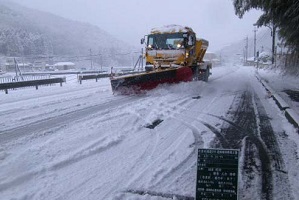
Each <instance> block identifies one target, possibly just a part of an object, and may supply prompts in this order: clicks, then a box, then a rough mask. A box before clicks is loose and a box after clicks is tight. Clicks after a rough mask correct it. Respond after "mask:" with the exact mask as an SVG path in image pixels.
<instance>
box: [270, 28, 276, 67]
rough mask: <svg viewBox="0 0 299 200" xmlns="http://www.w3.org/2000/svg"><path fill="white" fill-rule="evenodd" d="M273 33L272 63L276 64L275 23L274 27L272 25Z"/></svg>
mask: <svg viewBox="0 0 299 200" xmlns="http://www.w3.org/2000/svg"><path fill="white" fill-rule="evenodd" d="M271 34H272V64H274V62H275V57H276V55H275V35H276V26H275V25H274V24H273V27H272V31H271Z"/></svg>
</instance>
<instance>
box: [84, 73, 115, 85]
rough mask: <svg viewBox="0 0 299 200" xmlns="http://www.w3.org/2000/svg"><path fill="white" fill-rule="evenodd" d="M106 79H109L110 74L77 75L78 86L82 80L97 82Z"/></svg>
mask: <svg viewBox="0 0 299 200" xmlns="http://www.w3.org/2000/svg"><path fill="white" fill-rule="evenodd" d="M107 77H110V74H90V75H79V76H78V80H79V82H80V84H82V80H88V79H96V82H98V79H99V78H107Z"/></svg>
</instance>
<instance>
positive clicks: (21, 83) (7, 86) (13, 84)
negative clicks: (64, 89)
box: [0, 77, 66, 94]
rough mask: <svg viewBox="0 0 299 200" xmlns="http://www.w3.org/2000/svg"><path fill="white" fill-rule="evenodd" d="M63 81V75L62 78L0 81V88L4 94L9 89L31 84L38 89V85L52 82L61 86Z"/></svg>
mask: <svg viewBox="0 0 299 200" xmlns="http://www.w3.org/2000/svg"><path fill="white" fill-rule="evenodd" d="M63 82H66V78H65V77H64V78H50V79H41V80H31V81H18V82H10V83H1V84H0V90H4V91H5V94H8V90H9V89H15V88H22V87H32V86H35V88H36V89H38V86H40V85H49V84H54V83H60V86H62V83H63Z"/></svg>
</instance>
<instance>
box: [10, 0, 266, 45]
mask: <svg viewBox="0 0 299 200" xmlns="http://www.w3.org/2000/svg"><path fill="white" fill-rule="evenodd" d="M13 1H15V2H17V3H20V4H23V5H25V6H27V7H31V8H35V9H38V10H42V11H47V12H51V13H53V14H56V15H59V16H62V17H65V18H69V19H73V20H76V21H81V22H88V23H90V24H94V25H97V26H99V27H100V28H101V29H103V30H105V31H107V32H108V33H110V34H112V35H113V36H115V37H117V38H118V39H121V40H123V41H125V42H127V43H131V44H132V45H133V46H138V45H139V42H140V38H142V37H143V36H144V35H146V34H147V33H148V32H149V31H150V30H151V28H153V27H160V26H163V25H168V24H179V25H183V26H190V27H191V28H193V30H194V31H195V32H196V33H197V37H199V38H204V39H207V40H209V42H210V48H209V50H210V51H215V50H218V49H220V48H222V47H223V46H226V45H229V44H231V43H233V42H234V41H239V40H243V39H244V38H245V37H246V36H247V35H248V36H249V37H250V36H251V35H253V24H254V23H255V22H256V20H257V19H258V16H259V15H260V14H261V12H259V11H250V12H249V13H246V14H245V16H244V18H243V19H239V18H238V17H237V16H236V15H235V14H234V8H233V4H232V0H181V1H180V0H13Z"/></svg>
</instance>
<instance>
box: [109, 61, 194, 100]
mask: <svg viewBox="0 0 299 200" xmlns="http://www.w3.org/2000/svg"><path fill="white" fill-rule="evenodd" d="M192 75H193V74H192V70H191V68H190V67H186V66H183V67H178V68H167V69H156V70H154V71H149V72H142V73H139V74H133V75H125V76H116V77H111V78H110V81H111V87H112V91H113V93H120V94H136V93H137V94H138V93H142V92H143V91H146V90H151V89H154V88H156V87H157V86H158V85H159V84H163V83H179V82H183V81H184V82H187V81H192Z"/></svg>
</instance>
